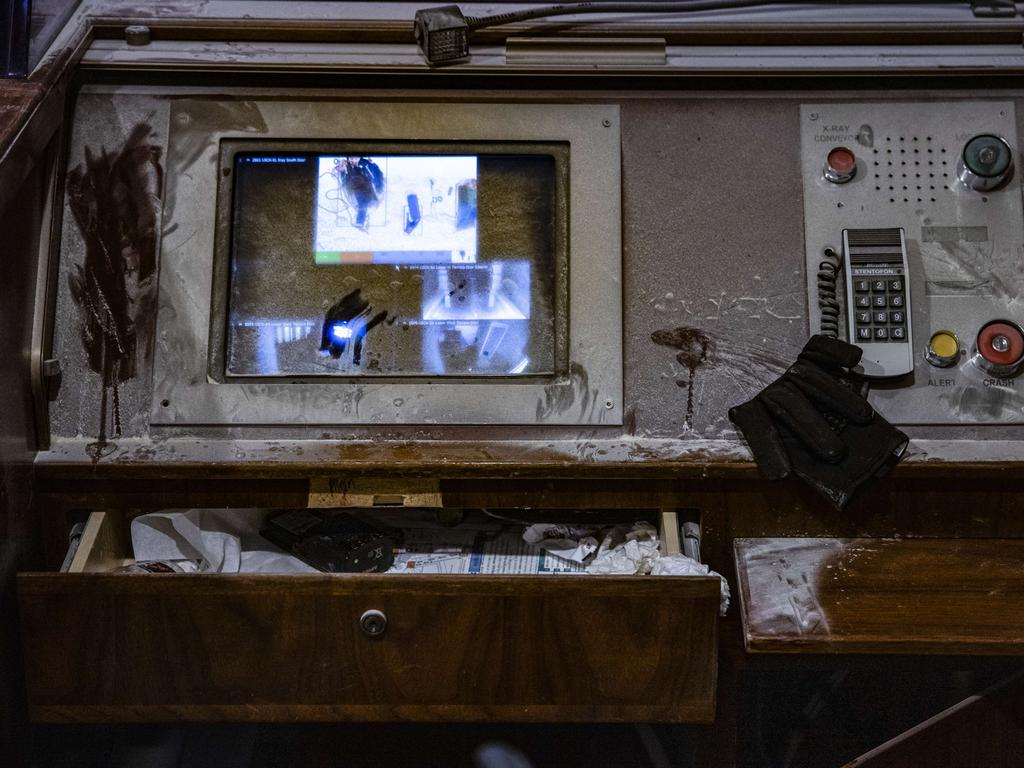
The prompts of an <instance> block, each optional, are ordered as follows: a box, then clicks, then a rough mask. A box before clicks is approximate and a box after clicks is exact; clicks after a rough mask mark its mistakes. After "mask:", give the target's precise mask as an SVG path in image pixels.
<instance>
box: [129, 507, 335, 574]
mask: <svg viewBox="0 0 1024 768" xmlns="http://www.w3.org/2000/svg"><path fill="white" fill-rule="evenodd" d="M267 514H268V513H267V511H265V510H255V509H253V510H237V509H231V510H228V509H188V510H175V511H167V512H152V513H150V514H147V515H140V516H139V517H136V518H135V519H134V520H132V525H131V537H132V549H133V551H134V554H135V559H136V560H197V561H201V562H202V565H201V567H200V570H201V571H202V572H204V573H240V572H241V573H294V572H299V573H318V571H317V570H316V569H315V568H313V567H311V566H309V565H306V564H305V563H304V562H302V561H301V560H299V559H298V558H296V557H292V556H291V555H289V554H287V553H286V552H284V551H283V550H282V549H280V548H279V547H277V546H275V545H274V544H272V543H271V542H269V541H267V540H266V539H264V538H263V537H262V536H260V533H259V531H260V528H261V526H262V523H263V519H264V518H265V517H266V515H267Z"/></svg>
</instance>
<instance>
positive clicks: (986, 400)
mask: <svg viewBox="0 0 1024 768" xmlns="http://www.w3.org/2000/svg"><path fill="white" fill-rule="evenodd" d="M800 119H801V153H802V167H801V172H802V177H803V191H804V215H805V248H806V253H805V255H806V261H807V288H808V296H809V305H810V321H811V331H812V332H815V333H817V332H824V333H831V334H835V335H839V336H841V337H845V338H846V339H848V340H849V341H851V342H853V343H855V344H858V345H859V346H861V347H862V348H863V349H864V359H863V367H864V372H865V375H866V376H868V377H870V378H872V379H873V380H874V383H873V387H872V393H871V400H872V402H873V403H874V405H875V406H876V407H877V408H878V409H879V410H880V411H881V412H882V413H883V414H884V415H885V416H886V417H887V418H888V419H890V420H891V421H893V422H895V423H899V424H935V425H943V424H979V425H980V424H1018V423H1024V380H1022V379H1024V377H1020V378H1019V374H1020V373H1021V370H1022V369H1024V330H1022V323H1024V302H1022V300H1021V297H1022V296H1024V219H1022V206H1021V188H1020V181H1019V176H1018V174H1017V173H1016V166H1017V165H1018V163H1019V161H1018V157H1017V154H1018V144H1017V130H1016V118H1015V113H1014V105H1013V104H1012V103H1009V102H987V101H986V102H978V101H957V102H921V103H861V104H857V103H844V104H804V105H802V106H801V114H800Z"/></svg>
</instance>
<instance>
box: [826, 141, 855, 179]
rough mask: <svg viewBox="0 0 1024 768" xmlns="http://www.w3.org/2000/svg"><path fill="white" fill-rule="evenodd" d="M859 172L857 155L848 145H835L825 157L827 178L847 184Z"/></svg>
mask: <svg viewBox="0 0 1024 768" xmlns="http://www.w3.org/2000/svg"><path fill="white" fill-rule="evenodd" d="M856 173H857V156H856V155H855V154H853V152H852V151H851V150H849V149H847V148H846V147H834V148H833V149H832V150H831V151H829V153H828V156H827V157H826V158H825V178H826V179H828V180H829V181H831V182H832V183H833V184H845V183H846V182H848V181H849V180H850V179H852V178H853V177H854V175H855V174H856Z"/></svg>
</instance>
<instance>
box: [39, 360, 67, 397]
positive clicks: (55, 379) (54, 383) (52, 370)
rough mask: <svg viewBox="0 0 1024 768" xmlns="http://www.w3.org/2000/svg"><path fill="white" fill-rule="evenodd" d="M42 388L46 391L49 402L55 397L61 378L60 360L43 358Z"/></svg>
mask: <svg viewBox="0 0 1024 768" xmlns="http://www.w3.org/2000/svg"><path fill="white" fill-rule="evenodd" d="M42 372H43V389H44V391H45V392H46V399H47V400H49V401H50V402H51V403H52V402H53V401H54V400H56V399H57V393H58V392H59V391H60V383H61V381H62V380H63V374H62V372H61V369H60V360H57V359H55V358H52V357H51V358H47V359H46V360H43V367H42Z"/></svg>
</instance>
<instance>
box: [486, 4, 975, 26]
mask: <svg viewBox="0 0 1024 768" xmlns="http://www.w3.org/2000/svg"><path fill="white" fill-rule="evenodd" d="M938 3H941V4H956V5H965V4H966V3H965V1H964V0H904V1H903V2H892V0H831V1H830V0H819V1H818V2H805V1H804V0H790V2H785V0H783V1H782V2H779V0H661V2H657V0H655V1H654V2H650V1H649V2H632V3H630V2H608V1H607V0H592V2H588V3H567V4H564V5H546V6H541V7H540V8H529V9H524V10H521V11H509V12H508V13H498V14H495V15H493V16H467V17H466V23H467V24H468V25H469V28H470V29H481V28H483V27H497V26H500V25H502V24H513V23H515V22H518V21H528V20H530V19H540V18H547V17H550V16H574V15H577V14H584V13H631V12H637V13H694V12H699V11H718V10H729V9H732V8H751V7H757V6H767V5H934V4H938Z"/></svg>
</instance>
